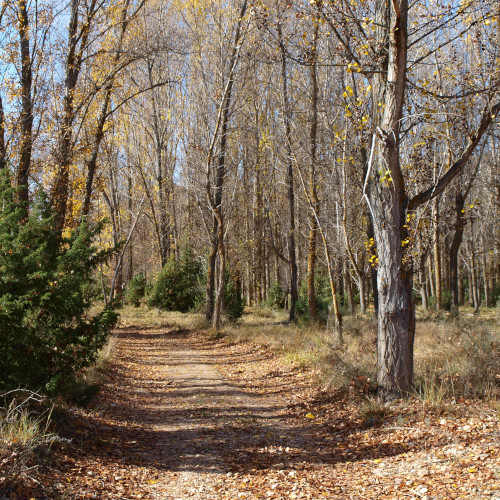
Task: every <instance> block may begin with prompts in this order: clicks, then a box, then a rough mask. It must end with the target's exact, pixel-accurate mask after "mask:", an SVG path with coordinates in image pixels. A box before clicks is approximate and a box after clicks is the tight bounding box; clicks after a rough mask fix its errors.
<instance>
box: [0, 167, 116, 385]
mask: <svg viewBox="0 0 500 500" xmlns="http://www.w3.org/2000/svg"><path fill="white" fill-rule="evenodd" d="M4 170H5V169H4ZM0 183H1V185H0V390H1V391H6V390H10V389H14V388H17V387H24V388H29V389H32V390H41V391H43V392H45V393H49V394H50V393H57V392H60V391H61V388H63V386H65V385H67V384H68V382H69V381H70V380H73V379H74V377H75V374H76V372H77V371H78V370H80V369H81V368H84V367H86V366H89V365H90V364H91V363H92V362H93V361H94V360H95V359H96V357H97V355H98V352H99V350H100V349H101V347H102V346H103V345H104V343H105V341H106V338H107V335H108V333H109V330H110V328H111V327H112V325H113V324H114V323H115V322H116V319H117V316H116V314H115V313H114V311H112V310H111V309H105V310H103V311H102V312H100V313H99V314H97V315H96V316H94V317H90V318H87V317H86V316H87V315H88V311H89V308H90V306H91V302H90V300H89V298H88V294H87V293H86V290H87V289H88V287H89V285H90V284H91V283H92V273H93V271H94V270H95V268H96V266H97V265H98V264H99V263H101V262H102V261H103V259H105V258H106V257H107V255H108V254H107V253H102V252H98V250H97V249H96V248H95V247H94V246H93V245H92V240H93V238H94V237H95V236H96V235H97V234H98V233H99V231H100V230H101V228H102V225H99V226H97V227H96V228H93V229H91V228H90V227H89V226H87V225H86V224H82V225H80V227H79V228H78V229H77V230H75V231H73V232H72V233H71V235H70V236H68V237H66V236H62V235H61V234H60V232H59V231H57V230H56V226H55V222H54V217H53V214H52V211H51V208H50V206H49V203H48V201H47V197H46V195H45V194H44V193H43V192H40V193H39V194H38V195H37V197H36V199H35V202H34V205H33V207H32V209H31V212H30V215H29V216H28V217H26V209H25V206H22V205H21V204H20V203H19V202H18V201H17V200H16V196H15V191H14V189H12V188H11V184H10V178H9V175H8V173H6V172H3V173H2V174H1V180H0Z"/></svg>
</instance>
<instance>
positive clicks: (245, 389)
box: [11, 327, 500, 500]
mask: <svg viewBox="0 0 500 500" xmlns="http://www.w3.org/2000/svg"><path fill="white" fill-rule="evenodd" d="M358 389H359V388H358V387H357V386H356V385H354V386H353V390H354V391H357V390H358ZM64 422H65V425H64V426H63V428H62V429H61V433H62V434H63V435H66V436H67V437H68V438H70V439H71V444H70V445H66V446H63V447H62V448H61V450H59V452H58V458H57V463H56V464H53V466H52V468H50V469H49V470H48V471H47V470H46V471H45V473H44V474H41V475H40V476H38V479H37V481H38V492H40V491H43V492H44V494H43V495H42V494H40V493H37V494H35V493H33V492H32V491H30V492H28V491H27V490H25V494H26V496H24V495H23V493H22V491H20V492H18V495H17V496H12V497H11V498H13V499H19V498H37V499H39V498H40V499H42V498H45V499H49V498H50V499H52V498H54V499H56V498H61V499H62V498H66V499H67V498H71V499H83V498H94V499H103V500H105V499H123V500H125V499H132V498H143V499H144V498H148V499H162V500H170V499H200V500H201V499H203V500H205V499H206V500H209V499H231V500H235V499H238V498H247V499H259V498H266V499H267V498H272V499H293V498H308V499H319V498H332V499H334V498H346V499H363V498H370V499H371V498H377V499H382V498H414V499H427V500H431V499H440V500H441V499H445V498H475V499H476V498H477V499H483V498H485V499H486V498H490V499H491V498H495V499H499V498H500V494H499V492H500V479H499V478H500V466H499V446H498V445H499V442H500V439H499V433H498V414H496V413H495V412H492V411H491V410H490V409H489V408H488V407H479V406H477V405H476V404H474V405H472V404H470V402H464V403H463V404H460V403H457V404H455V405H454V406H453V407H450V408H449V409H446V411H444V410H443V409H441V410H439V411H428V410H424V409H422V407H421V405H419V403H418V402H404V403H401V404H400V405H399V406H395V407H392V408H387V409H382V410H381V409H380V408H376V409H371V410H370V409H369V407H368V409H367V407H363V406H362V405H360V402H359V399H358V400H357V401H355V402H352V398H344V399H342V398H339V397H336V396H334V395H329V394H328V393H323V394H319V396H318V395H316V396H314V391H313V389H312V387H311V385H310V383H309V380H308V377H307V375H305V374H303V373H301V372H300V370H294V369H293V368H292V367H290V365H287V364H285V363H283V362H282V361H280V359H279V357H278V356H276V354H274V353H272V352H270V351H268V350H267V349H266V348H264V347H259V346H252V345H250V344H236V345H230V344H227V343H225V342H224V341H208V340H207V339H205V338H203V337H201V336H199V335H196V334H193V333H191V332H187V331H180V330H176V329H172V328H156V329H154V328H141V329H138V328H134V327H129V328H124V329H121V330H120V331H119V332H118V346H117V348H116V352H115V356H114V360H113V362H112V366H111V369H110V373H109V377H108V380H107V382H106V383H105V384H104V386H103V388H102V391H101V393H100V394H99V396H98V397H97V398H96V400H95V401H94V402H93V403H92V405H91V406H90V408H87V409H85V410H77V409H74V408H73V409H69V410H68V412H67V414H65V415H64ZM40 488H41V489H40Z"/></svg>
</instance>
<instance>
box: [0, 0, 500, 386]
mask: <svg viewBox="0 0 500 500" xmlns="http://www.w3.org/2000/svg"><path fill="white" fill-rule="evenodd" d="M403 4H404V5H406V2H402V3H401V6H403V7H404V5H403ZM401 6H400V7H397V5H396V4H394V5H392V4H391V3H390V2H387V3H385V2H384V3H381V4H379V3H377V2H370V1H356V0H352V1H349V2H347V1H345V2H323V1H310V2H300V1H297V2H266V1H256V2H247V1H246V0H245V1H243V2H236V1H235V2H233V1H227V2H212V1H204V0H202V1H194V0H193V1H186V2H183V1H177V0H174V1H171V2H167V1H155V0H142V1H137V0H119V1H118V0H117V1H109V0H102V1H98V0H70V1H69V2H62V3H61V2H51V1H48V0H47V1H43V2H27V1H26V0H18V1H4V2H3V3H2V8H1V11H0V30H1V31H0V45H1V61H0V68H1V75H0V77H1V79H2V86H1V90H0V168H2V169H4V170H7V171H8V172H9V173H10V178H11V183H12V184H13V185H14V186H15V187H16V188H17V197H18V200H19V202H21V203H23V202H24V203H25V205H24V210H25V211H26V213H28V212H29V211H30V206H32V205H33V200H34V196H35V194H36V193H37V192H38V191H41V190H42V191H46V192H47V193H48V195H47V196H48V203H49V205H50V206H51V207H52V210H53V213H54V217H55V226H54V229H55V231H57V232H59V233H60V234H61V235H62V236H64V235H69V234H70V233H71V230H72V229H75V228H76V227H77V226H78V225H79V223H80V221H81V220H87V221H88V222H91V223H96V222H98V221H101V220H103V219H105V220H106V221H107V222H106V224H105V226H104V229H103V230H102V231H101V233H100V235H99V237H98V241H97V243H98V246H99V247H100V248H101V249H110V248H119V250H118V251H116V252H115V257H113V259H112V260H108V261H107V263H103V262H101V263H100V264H99V266H96V268H95V272H94V276H96V277H98V284H97V287H96V290H95V295H96V296H101V298H102V299H104V301H105V302H106V303H109V302H112V301H113V300H114V299H116V298H118V299H120V297H121V295H122V292H123V290H125V289H126V287H127V284H128V283H129V282H130V281H131V280H132V279H133V278H134V276H136V275H137V274H138V273H140V272H142V273H143V275H144V276H145V279H146V281H149V282H153V281H154V279H155V277H156V275H157V274H158V272H159V271H160V269H162V268H163V267H164V266H165V265H166V264H167V263H168V261H169V259H170V260H171V261H172V262H175V261H176V260H178V259H180V258H181V255H180V254H181V248H182V245H183V242H184V243H185V244H186V245H187V246H188V247H189V249H190V250H189V251H190V252H192V256H193V258H194V259H195V260H197V261H198V262H199V263H200V265H201V267H202V270H203V272H204V276H206V278H204V279H206V283H204V284H203V286H204V287H205V288H206V296H205V299H203V300H202V302H205V304H204V305H203V304H200V303H198V304H197V305H198V307H199V308H200V307H203V308H204V309H205V314H206V317H207V319H209V320H211V321H213V324H214V327H215V328H217V329H218V328H219V327H220V322H221V311H223V306H224V293H225V292H224V290H225V289H226V284H227V283H231V286H232V287H233V288H234V290H235V293H236V294H237V295H239V296H242V297H244V301H245V303H246V305H248V306H259V305H260V304H263V303H264V302H266V300H269V298H270V296H271V298H272V297H276V296H277V297H278V299H277V300H275V299H272V300H274V302H275V303H279V304H280V305H282V306H286V307H287V308H288V309H289V319H290V320H296V319H297V316H299V319H300V318H302V320H303V321H311V322H315V321H318V320H321V321H327V320H328V319H329V320H330V324H331V325H333V326H332V327H334V329H335V330H336V332H337V336H338V337H339V340H341V333H342V327H341V325H342V314H349V313H352V312H353V311H354V310H355V309H356V308H357V307H359V309H360V312H361V313H365V312H366V310H367V308H371V307H374V308H375V310H377V308H378V300H377V299H378V295H377V293H374V290H376V287H377V286H376V283H377V272H378V269H379V267H380V265H381V264H382V263H380V262H379V257H380V250H381V249H385V248H386V247H387V248H389V246H390V245H389V244H388V243H387V242H386V241H381V242H377V240H376V237H375V233H374V220H375V221H377V220H378V219H380V217H379V216H381V215H383V214H384V210H386V212H387V211H388V210H387V209H384V207H383V206H382V205H380V206H377V204H376V203H375V204H373V203H372V204H370V203H369V201H370V196H371V195H370V192H372V193H373V192H376V191H377V189H378V190H381V191H384V190H385V191H387V192H390V191H391V190H392V186H395V185H396V184H397V185H398V186H399V184H401V183H403V184H401V185H404V193H403V194H402V195H401V196H400V195H397V197H399V196H400V198H401V200H402V203H403V205H404V208H403V209H402V211H401V214H402V215H401V217H402V220H403V223H404V226H403V227H401V228H400V230H398V231H399V232H398V238H399V239H400V240H401V244H399V241H398V242H397V244H396V250H397V253H399V254H400V255H399V257H398V258H399V259H400V264H399V265H400V267H401V269H403V271H401V272H403V274H404V272H406V271H405V269H411V274H413V277H414V282H413V290H412V293H413V298H414V299H415V300H416V301H417V303H419V304H421V305H422V307H423V308H424V309H427V308H436V309H438V310H439V309H449V310H451V313H452V315H454V316H456V315H457V314H458V308H459V306H460V305H462V304H464V303H465V302H470V304H471V305H472V306H473V307H474V309H475V310H476V311H477V310H478V309H479V307H480V306H481V305H484V306H486V307H490V306H493V305H494V304H495V303H496V300H497V297H498V294H499V290H500V288H499V278H500V276H499V274H500V262H499V246H498V245H499V243H498V241H499V240H498V222H497V221H498V208H499V203H500V183H499V178H498V175H499V169H498V161H499V160H498V157H499V156H498V147H499V142H498V141H499V134H498V127H497V126H496V123H495V118H496V113H497V112H498V104H495V103H496V102H497V100H498V90H499V87H500V80H499V78H500V76H499V68H500V64H499V57H500V45H499V40H500V21H499V15H498V14H499V13H498V5H497V4H496V2H489V1H481V2H479V1H474V0H470V1H460V2H455V1H452V2H441V1H434V0H432V1H426V2H414V3H412V4H411V6H410V8H409V10H408V12H407V13H406V10H404V9H406V7H407V6H406V7H404V8H403V7H401ZM384 9H385V10H384ZM400 9H402V10H400ZM403 10H404V13H403V14H401V12H403ZM406 15H407V16H408V19H407V21H406V17H405V16H406ZM402 16H403V17H402ZM403 18H404V23H406V22H407V29H406V28H405V29H404V30H400V31H399V33H401V32H402V31H404V35H405V37H406V38H405V40H404V49H405V57H406V60H405V62H404V63H405V74H404V75H403V88H404V99H403V101H402V103H401V106H400V108H401V117H400V118H398V117H397V116H396V118H395V120H393V123H395V124H397V125H396V127H397V135H398V138H397V141H396V142H397V147H398V154H399V159H398V161H399V164H398V168H397V169H393V167H391V166H390V165H386V166H384V163H383V154H384V153H383V151H382V148H379V147H378V146H377V145H376V142H377V140H380V141H382V139H383V140H384V141H386V142H387V144H389V142H390V134H391V133H394V132H391V131H390V129H389V130H382V129H381V126H383V123H384V121H383V120H384V119H385V118H383V117H384V116H388V112H387V109H388V107H390V101H389V100H388V99H389V97H388V96H389V95H390V91H388V90H387V89H389V90H390V89H391V88H392V87H390V82H389V79H390V78H389V77H387V75H388V73H387V72H388V71H389V72H390V68H389V66H390V64H392V63H391V61H392V59H391V57H392V55H391V54H392V53H393V52H391V51H393V49H394V47H395V42H394V41H393V39H392V38H390V36H389V33H396V35H397V33H398V31H397V30H398V28H397V26H396V28H395V29H394V22H396V23H398V22H400V21H401V19H403ZM394 20H396V21H394ZM387 23H388V24H387ZM389 25H390V26H389ZM391 30H392V31H391ZM393 42H394V43H393ZM396 48H397V47H396ZM388 65H389V66H388ZM388 68H389V69H388ZM388 78H389V79H388ZM382 80H383V81H384V82H385V83H384V82H382ZM381 82H382V83H381ZM387 82H389V83H387ZM391 92H392V91H391ZM394 130H395V129H394ZM394 137H396V134H395V133H394ZM388 138H389V139H388ZM374 157H377V158H382V159H380V160H375V161H374ZM458 163H459V165H458V167H459V169H457V168H456V166H457V164H458ZM451 172H452V173H453V182H451V183H450V185H449V186H448V188H447V189H446V190H444V187H446V185H447V184H448V182H449V181H450V180H451V176H450V178H449V179H447V178H446V176H447V175H448V174H449V173H451ZM396 174H397V175H398V176H399V177H400V179H399V178H396ZM443 178H444V180H445V181H446V183H445V184H444V185H442V183H441V181H442V179H443ZM434 191H435V192H434ZM442 191H444V192H443V193H441V192H442ZM394 192H396V190H394ZM422 193H423V194H424V196H423V197H422V196H420V195H421V194H422ZM437 194H440V195H441V196H439V197H438V196H436V197H435V195H437ZM391 196H392V195H391ZM397 197H396V198H397ZM412 197H413V199H412ZM396 198H394V200H396ZM373 199H375V198H373ZM373 199H372V201H373ZM380 199H382V198H380ZM410 199H411V202H414V201H415V200H416V201H417V202H418V204H417V205H416V206H415V208H413V207H412V206H410V207H409V208H410V209H409V210H407V209H408V200H410ZM401 200H400V201H401ZM405 200H406V201H405ZM367 201H368V203H367ZM411 202H410V204H411ZM398 203H399V201H398ZM388 206H389V209H390V210H392V208H390V207H391V205H390V203H389V205H388ZM374 211H375V212H377V213H374ZM403 212H404V213H403ZM374 217H375V219H374ZM375 227H378V226H377V224H375ZM380 234H382V233H380ZM380 237H382V236H380ZM389 240H390V237H389ZM384 252H385V250H384ZM387 258H388V257H387V256H386V255H385V253H384V257H383V259H384V262H383V263H384V265H385V264H386V261H387ZM171 265H174V267H175V264H171ZM384 269H385V268H384ZM223 270H226V271H223ZM396 295H397V294H396ZM394 300H399V299H398V297H395V298H394ZM401 300H403V299H401ZM297 307H298V309H297ZM405 307H407V306H405ZM385 310H386V306H385V305H384V312H383V313H382V315H381V316H380V317H385V316H384V315H385V314H386V311H385ZM389 316H390V314H389ZM409 330H411V327H410V328H409ZM408 370H410V368H409V367H408ZM397 377H400V378H401V374H399V375H398V376H397ZM397 377H396V378H397ZM409 379H410V380H411V374H410V376H409ZM396 385H397V384H396ZM404 386H405V384H404V383H403V385H402V386H401V387H399V389H400V388H403V389H404V388H405V387H404Z"/></svg>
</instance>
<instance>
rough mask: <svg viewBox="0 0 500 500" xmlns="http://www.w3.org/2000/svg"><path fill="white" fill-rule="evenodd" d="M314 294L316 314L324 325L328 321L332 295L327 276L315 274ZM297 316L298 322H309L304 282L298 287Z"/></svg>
mask: <svg viewBox="0 0 500 500" xmlns="http://www.w3.org/2000/svg"><path fill="white" fill-rule="evenodd" d="M314 284H315V292H316V313H317V315H318V319H319V321H321V322H324V323H326V321H327V319H328V311H329V307H330V305H331V303H332V294H331V289H330V282H329V280H328V276H327V275H326V273H325V274H320V273H318V272H317V273H316V276H315V281H314ZM297 316H298V317H299V319H300V321H302V322H308V321H309V300H308V297H307V281H306V280H304V281H302V282H301V283H300V286H299V296H298V300H297Z"/></svg>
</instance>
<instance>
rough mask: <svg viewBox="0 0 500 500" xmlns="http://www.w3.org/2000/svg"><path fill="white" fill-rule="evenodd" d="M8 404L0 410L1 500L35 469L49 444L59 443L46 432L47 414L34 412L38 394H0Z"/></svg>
mask: <svg viewBox="0 0 500 500" xmlns="http://www.w3.org/2000/svg"><path fill="white" fill-rule="evenodd" d="M0 399H1V401H8V403H6V406H4V407H0V498H3V495H4V494H5V492H6V491H7V490H8V489H9V488H10V487H11V486H12V485H14V484H15V483H16V482H17V480H18V479H19V478H21V477H22V476H23V475H25V474H26V473H28V472H29V471H30V470H32V469H33V468H36V467H37V465H36V464H39V463H40V461H41V459H42V458H44V457H45V456H47V454H48V451H49V450H50V447H51V446H52V444H53V443H54V442H56V441H60V438H58V437H57V436H56V435H55V434H53V433H51V432H49V431H48V428H49V423H50V411H45V412H42V413H38V412H33V411H32V410H31V406H32V404H33V403H35V404H37V405H38V404H40V403H41V401H42V399H41V397H40V396H39V395H38V394H35V393H32V392H29V391H23V390H19V391H13V392H11V393H9V394H4V395H0Z"/></svg>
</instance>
